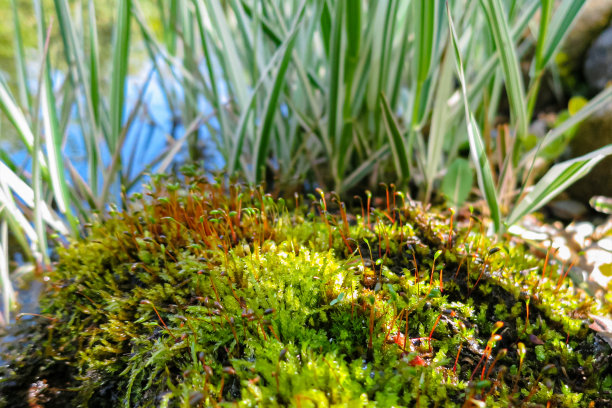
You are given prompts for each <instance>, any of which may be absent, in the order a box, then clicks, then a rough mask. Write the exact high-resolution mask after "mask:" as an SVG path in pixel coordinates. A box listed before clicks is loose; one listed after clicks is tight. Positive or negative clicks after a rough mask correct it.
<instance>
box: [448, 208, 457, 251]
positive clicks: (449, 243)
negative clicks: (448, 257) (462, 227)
mask: <svg viewBox="0 0 612 408" xmlns="http://www.w3.org/2000/svg"><path fill="white" fill-rule="evenodd" d="M449 211H450V213H451V214H450V227H449V228H448V242H447V243H446V247H447V248H450V247H451V246H452V242H453V216H454V215H455V210H454V209H453V208H449Z"/></svg>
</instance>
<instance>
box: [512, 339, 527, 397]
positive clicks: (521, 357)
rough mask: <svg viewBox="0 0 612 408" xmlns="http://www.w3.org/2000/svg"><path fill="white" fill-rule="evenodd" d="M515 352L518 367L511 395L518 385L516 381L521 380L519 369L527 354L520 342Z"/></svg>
mask: <svg viewBox="0 0 612 408" xmlns="http://www.w3.org/2000/svg"><path fill="white" fill-rule="evenodd" d="M517 352H518V355H519V366H518V371H517V373H516V378H515V380H514V385H513V386H512V393H513V394H514V393H516V386H517V385H518V380H519V378H521V368H523V360H524V359H525V355H526V354H527V349H526V348H525V345H524V344H523V343H521V342H519V343H518V345H517Z"/></svg>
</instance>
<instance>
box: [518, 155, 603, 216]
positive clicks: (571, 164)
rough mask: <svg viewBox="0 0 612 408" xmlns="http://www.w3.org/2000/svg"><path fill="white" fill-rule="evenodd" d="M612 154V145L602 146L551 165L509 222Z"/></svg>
mask: <svg viewBox="0 0 612 408" xmlns="http://www.w3.org/2000/svg"><path fill="white" fill-rule="evenodd" d="M611 154H612V145H608V146H605V147H602V148H601V149H597V150H595V151H593V152H591V153H588V154H585V155H584V156H580V157H577V158H575V159H572V160H567V161H565V162H563V163H559V164H556V165H554V166H553V167H551V169H550V170H548V172H546V174H545V175H544V177H542V178H541V179H540V181H538V182H537V183H536V185H535V186H533V189H532V190H531V191H530V192H529V193H528V194H527V195H526V196H525V197H524V198H523V199H522V200H521V202H520V203H519V204H518V205H517V206H516V207H515V208H514V210H513V211H512V213H511V214H510V216H509V217H508V220H507V224H508V225H512V224H514V223H516V222H517V221H519V220H520V219H521V218H522V217H523V216H525V215H526V214H529V213H530V212H532V211H535V210H537V209H538V208H540V207H542V206H543V205H544V204H546V203H548V202H549V201H550V200H551V199H553V198H554V197H555V196H557V195H558V194H559V193H561V192H562V191H564V190H565V189H567V188H568V187H569V186H570V185H572V184H573V183H575V182H576V181H577V180H579V179H581V178H582V177H584V176H585V175H587V174H588V173H589V172H590V171H591V169H592V168H593V167H594V166H595V165H596V164H597V163H599V162H600V161H601V160H603V159H604V158H606V157H607V156H609V155H611Z"/></svg>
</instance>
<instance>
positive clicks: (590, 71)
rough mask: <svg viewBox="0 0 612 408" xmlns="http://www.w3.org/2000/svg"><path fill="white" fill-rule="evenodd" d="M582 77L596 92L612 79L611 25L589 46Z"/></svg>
mask: <svg viewBox="0 0 612 408" xmlns="http://www.w3.org/2000/svg"><path fill="white" fill-rule="evenodd" d="M584 77H585V79H586V81H587V83H588V84H589V86H590V87H591V88H592V89H593V90H595V91H597V92H599V91H601V90H602V89H604V88H605V86H606V84H607V83H608V82H610V81H612V26H610V27H608V28H607V29H605V30H604V31H603V32H602V33H601V34H600V35H599V37H597V39H596V40H595V42H594V43H593V45H591V48H589V51H588V52H587V57H586V60H585V62H584Z"/></svg>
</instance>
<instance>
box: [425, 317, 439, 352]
mask: <svg viewBox="0 0 612 408" xmlns="http://www.w3.org/2000/svg"><path fill="white" fill-rule="evenodd" d="M441 317H442V313H440V314H439V315H438V317H437V318H436V322H435V323H434V325H433V327H432V329H431V331H430V332H429V337H428V338H427V342H428V343H429V352H430V353H431V336H432V335H433V332H434V330H436V326H438V322H439V321H440V318H441Z"/></svg>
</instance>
